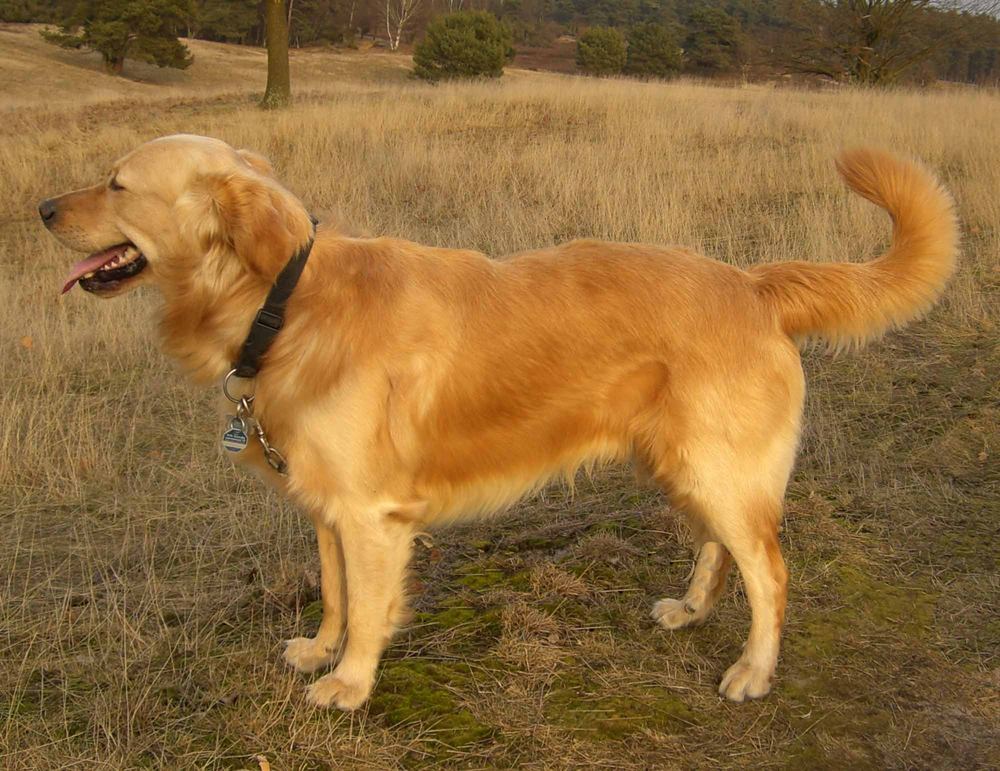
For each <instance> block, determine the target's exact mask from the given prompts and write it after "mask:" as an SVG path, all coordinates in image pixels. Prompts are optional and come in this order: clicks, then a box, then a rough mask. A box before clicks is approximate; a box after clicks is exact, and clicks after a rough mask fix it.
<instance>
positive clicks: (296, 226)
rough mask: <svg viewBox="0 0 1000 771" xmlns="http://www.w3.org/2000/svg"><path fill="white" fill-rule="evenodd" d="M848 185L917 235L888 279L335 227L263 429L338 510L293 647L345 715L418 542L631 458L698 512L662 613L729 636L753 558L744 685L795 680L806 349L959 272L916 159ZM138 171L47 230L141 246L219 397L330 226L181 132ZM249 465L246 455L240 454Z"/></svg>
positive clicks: (240, 157)
mask: <svg viewBox="0 0 1000 771" xmlns="http://www.w3.org/2000/svg"><path fill="white" fill-rule="evenodd" d="M839 168H840V171H841V173H842V174H843V176H844V178H845V179H846V181H847V183H848V184H849V185H850V186H851V187H852V188H853V189H854V190H855V191H856V192H858V193H860V194H861V195H863V196H865V197H866V198H868V199H869V200H871V201H873V202H874V203H876V204H878V205H879V206H882V207H883V208H885V209H886V210H888V212H889V213H890V214H891V215H892V217H893V221H894V236H893V244H892V247H891V248H890V249H889V251H888V252H887V253H886V254H885V255H884V256H882V257H879V258H878V259H876V260H873V261H871V262H868V263H864V264H847V263H843V264H815V263H783V264H771V265H758V266H754V267H753V268H751V269H750V270H748V271H743V270H740V269H738V268H735V267H733V266H730V265H726V264H723V263H720V262H716V261H714V260H711V259H708V258H706V257H703V256H700V255H697V254H694V253H692V252H689V251H686V250H683V249H676V248H660V247H653V246H639V245H630V244H611V243H601V242H598V241H574V242H572V243H568V244H564V245H561V246H554V247H551V248H547V249H541V250H538V251H533V252H528V253H524V254H519V255H516V256H512V257H508V258H506V259H503V260H491V259H488V258H487V257H485V256H484V255H482V254H479V253H477V252H471V251H460V250H450V249H436V248H432V247H428V246H422V245H420V244H415V243H410V242H406V241H401V240H397V239H391V238H377V239H359V238H351V237H348V236H346V235H344V234H343V233H341V232H340V231H338V230H337V229H336V228H333V227H330V226H321V227H320V228H319V230H318V233H317V235H316V241H315V246H314V249H313V252H312V256H311V257H310V260H309V262H308V265H307V266H306V269H305V272H304V274H303V276H302V279H301V282H300V284H299V286H298V287H297V289H296V290H295V292H294V294H293V296H292V298H291V301H290V303H289V305H288V312H287V321H286V325H285V327H284V328H283V329H282V331H281V333H280V334H279V335H278V336H277V338H276V340H275V343H274V346H273V348H272V349H271V350H270V352H269V353H268V355H267V357H266V359H265V361H264V366H263V368H262V370H261V372H260V374H259V375H258V377H257V379H256V382H255V383H254V384H253V387H254V389H255V393H256V402H255V406H256V415H257V417H258V418H259V419H260V421H261V424H262V425H263V426H264V427H265V428H266V430H267V433H268V436H269V438H270V440H271V442H272V443H273V444H274V445H276V446H278V447H279V448H280V449H281V450H282V451H283V452H284V453H285V455H286V457H287V458H288V461H289V465H290V470H289V474H288V476H287V477H279V476H278V475H276V474H274V473H273V472H271V471H270V469H269V468H268V467H267V466H266V464H264V463H263V462H262V456H261V453H260V450H259V448H257V447H256V446H255V447H253V448H252V449H251V450H250V451H248V452H246V453H244V455H245V456H246V457H244V458H243V459H244V460H245V461H247V462H248V463H250V464H251V465H253V466H255V467H256V468H258V470H260V471H261V473H262V474H263V475H264V476H265V477H267V478H268V479H269V480H270V481H271V482H272V483H273V484H275V485H277V486H278V487H279V488H280V489H281V490H283V491H284V492H285V493H286V494H287V495H288V496H290V497H291V498H292V499H293V500H294V501H296V502H297V503H298V504H299V505H301V506H302V507H303V508H304V509H305V510H306V511H307V512H308V513H309V515H310V516H311V518H312V519H313V521H314V523H315V525H316V530H317V541H318V546H319V551H320V558H321V567H322V577H323V578H322V584H323V601H324V616H323V621H322V623H321V626H320V629H319V631H318V632H317V635H316V636H315V637H314V638H299V639H296V640H291V641H289V643H288V647H287V649H286V652H285V657H286V659H287V660H288V661H289V663H291V664H292V665H293V666H295V667H297V668H298V669H299V670H301V671H313V670H316V669H319V668H321V667H324V666H328V665H331V664H333V663H335V662H337V660H338V656H339V663H337V666H336V668H335V669H334V671H333V672H332V673H330V674H327V675H325V676H324V677H322V678H320V679H318V680H317V681H316V682H315V683H313V685H312V686H311V687H310V689H309V698H310V699H311V700H312V701H313V702H315V703H317V704H321V705H327V704H331V703H334V704H336V705H337V706H338V707H341V708H343V709H353V708H355V707H357V706H359V705H360V704H361V703H363V702H364V700H365V699H366V698H367V697H368V695H369V693H370V691H371V688H372V684H373V682H374V678H375V672H376V668H377V664H378V661H379V657H380V655H381V652H382V650H383V648H384V647H385V645H386V644H387V641H388V640H389V638H390V636H391V634H392V632H393V631H394V629H395V627H396V626H397V624H399V623H400V621H401V619H402V618H403V614H404V600H403V575H404V571H405V567H406V563H407V559H408V556H409V549H410V542H411V539H412V537H413V534H414V533H415V532H416V531H417V530H420V529H423V528H425V527H427V526H430V525H433V524H437V523H441V522H444V521H447V520H452V519H455V518H458V517H462V516H471V515H475V514H483V513H486V512H491V511H496V510H498V509H501V508H503V507H504V506H507V505H509V504H511V503H512V502H514V501H516V500H518V499H519V498H521V497H522V496H524V495H526V494H528V493H530V492H531V491H533V490H536V489H538V488H539V487H540V486H542V485H544V484H545V483H546V482H547V481H549V480H550V479H552V478H553V477H556V476H559V475H562V476H565V477H568V478H572V476H573V474H574V473H575V472H576V470H577V469H578V468H579V467H580V466H581V465H583V464H591V463H596V462H603V461H624V460H628V459H631V460H633V461H635V463H636V464H637V465H638V466H639V467H641V468H642V469H643V470H645V471H646V472H648V474H649V475H650V476H651V478H652V479H654V480H655V481H656V482H657V483H658V484H659V485H660V486H661V487H662V489H663V490H664V491H665V492H666V493H667V494H668V496H669V497H670V500H671V501H672V502H673V504H674V505H675V506H677V507H679V508H681V509H682V510H683V511H685V512H686V513H687V515H688V518H689V520H690V522H691V524H692V528H693V530H694V532H695V534H696V538H697V541H698V544H699V547H700V549H699V553H698V559H697V563H696V567H695V571H694V574H693V578H692V581H691V586H690V588H689V590H688V592H687V594H686V595H685V597H684V598H683V599H681V600H672V599H665V600H661V601H660V602H659V603H657V604H656V606H655V608H654V611H653V615H654V617H655V618H656V619H657V620H658V621H659V622H660V623H661V624H662V625H663V626H665V627H666V628H669V629H676V628H679V627H682V626H686V625H688V624H691V623H696V622H700V621H702V620H704V619H705V618H706V617H707V615H708V614H709V612H710V611H711V608H712V606H713V604H714V603H715V601H716V600H717V599H718V597H719V596H720V594H721V593H722V591H723V588H724V585H725V580H726V574H727V573H728V570H729V567H730V565H731V563H732V562H735V563H736V565H737V566H738V567H739V569H740V571H741V573H742V575H743V578H744V583H745V586H746V591H747V595H748V597H749V600H750V604H751V606H752V611H753V620H752V624H751V630H750V636H749V639H748V642H747V645H746V647H745V649H744V652H743V654H742V655H741V656H740V658H739V659H738V660H737V661H736V663H735V664H733V666H732V667H730V668H729V670H728V671H727V672H726V674H725V675H724V677H723V679H722V684H721V686H720V693H722V694H723V695H724V696H726V697H728V698H730V699H733V700H735V701H742V700H743V699H745V698H754V697H759V696H763V695H764V694H766V693H767V692H768V690H769V689H770V683H771V678H772V675H773V673H774V668H775V663H776V660H777V655H778V643H779V634H780V628H781V623H782V619H783V614H784V606H785V589H786V581H787V574H786V571H785V567H784V563H783V561H782V558H781V553H780V550H779V546H778V538H777V528H778V524H779V521H780V519H781V515H782V499H783V496H784V491H785V485H786V483H787V480H788V477H789V474H790V472H791V469H792V464H793V460H794V456H795V451H796V445H797V442H798V437H799V428H800V420H801V415H802V403H803V395H804V382H803V375H802V369H801V365H800V359H799V352H798V343H799V342H800V341H802V340H806V339H810V338H820V339H823V340H826V341H828V342H829V343H830V344H831V345H832V346H834V347H837V348H841V347H845V346H850V345H856V344H860V343H863V342H866V341H868V340H871V339H873V338H875V337H877V336H878V335H880V334H882V333H883V332H885V331H886V330H888V329H890V328H892V327H897V326H901V325H903V324H905V323H907V322H908V321H910V320H911V319H913V318H914V317H916V316H917V315H919V314H920V313H922V312H923V311H925V310H926V309H927V308H928V307H930V305H931V304H932V303H933V302H934V301H935V300H936V299H937V297H938V296H939V294H940V292H941V291H942V289H943V287H944V284H945V282H946V281H947V279H948V277H949V275H950V274H951V272H952V270H953V268H954V263H955V258H956V254H957V241H958V237H957V226H956V222H955V216H954V213H953V207H952V202H951V199H950V198H949V196H948V195H947V193H945V192H944V191H943V190H942V188H941V187H940V186H939V185H938V183H937V182H936V181H935V180H934V178H933V177H932V176H931V175H930V174H929V173H928V172H927V171H925V170H923V169H922V168H921V167H919V166H918V165H916V164H913V163H910V162H906V161H902V160H899V159H896V158H894V157H892V156H890V155H887V154H884V153H880V152H875V151H871V150H858V151H854V152H850V153H847V154H845V155H844V156H843V157H842V158H841V160H840V163H839ZM111 178H114V179H115V180H116V183H117V184H119V185H121V186H123V187H124V190H117V189H115V190H112V189H109V187H108V185H107V184H106V183H101V184H99V185H96V186H95V187H92V188H88V189H86V190H82V191H77V192H74V193H69V194H66V195H64V196H61V197H59V198H57V199H54V200H53V201H52V202H51V203H52V204H53V205H54V207H55V212H56V214H55V216H54V217H52V219H51V220H49V221H47V223H46V224H47V225H48V226H49V227H50V229H51V230H52V232H53V233H54V234H55V235H56V236H57V237H59V238H60V239H61V240H62V241H63V242H64V243H65V244H66V245H67V246H70V247H72V248H74V249H77V250H81V251H92V250H99V249H103V248H106V247H108V246H110V245H113V244H118V243H120V242H123V241H130V242H132V243H133V244H135V245H136V246H137V247H138V248H139V249H140V250H141V251H142V252H143V254H145V256H146V258H147V259H148V268H147V269H146V270H145V271H144V272H143V273H141V274H139V276H138V277H136V278H135V279H133V280H132V281H131V282H130V284H131V285H134V284H138V283H140V282H142V281H146V282H149V283H152V284H154V285H155V286H156V287H157V288H158V289H159V290H160V292H161V293H162V295H163V299H164V305H163V316H162V323H161V334H162V338H163V343H164V346H165V348H166V350H167V351H168V352H169V353H170V354H171V355H172V356H174V357H175V358H176V359H177V360H178V361H179V362H180V363H181V365H182V366H183V367H184V368H185V369H186V370H187V371H188V372H189V374H190V375H191V376H192V377H193V378H194V379H195V380H197V381H199V382H202V383H211V384H216V385H218V384H219V382H220V379H221V378H222V376H223V375H224V374H225V373H226V372H227V371H228V370H229V368H230V366H231V363H232V362H233V360H234V359H235V356H236V353H237V351H238V348H239V346H240V344H241V342H242V340H243V338H244V337H245V335H246V333H247V330H248V328H249V325H250V321H251V319H252V318H253V316H254V313H255V312H256V310H257V308H258V307H259V306H260V304H261V302H262V300H263V298H264V295H265V294H266V292H267V289H268V287H269V285H270V283H271V281H272V280H273V279H274V277H275V276H276V274H277V273H278V271H279V270H280V269H281V267H282V265H283V264H284V263H285V261H286V260H287V259H288V258H289V256H290V255H291V254H292V253H294V252H295V250H296V249H298V248H299V247H300V246H301V245H302V244H304V243H305V242H306V241H307V240H308V238H309V235H310V232H311V227H310V222H309V217H308V214H307V211H306V209H305V208H304V207H303V206H302V204H301V203H300V202H299V201H298V200H297V199H296V198H295V197H294V196H293V195H292V194H291V193H289V192H288V191H287V190H286V189H285V188H283V187H282V186H281V185H280V184H279V183H278V182H277V181H276V180H275V179H274V176H273V172H272V170H271V167H270V166H269V164H268V163H267V162H266V161H265V160H264V159H262V158H260V157H259V156H255V155H253V154H252V153H247V152H245V151H236V150H233V149H232V148H230V147H229V146H227V145H225V144H224V143H222V142H219V141H217V140H212V139H207V138H203V137H191V136H174V137H166V138H163V139H160V140H156V141H153V142H150V143H148V144H145V145H143V146H141V147H140V148H138V149H137V150H136V151H134V152H133V153H132V154H130V155H128V156H126V157H125V158H123V159H122V160H121V161H119V162H118V163H117V164H116V166H115V169H114V170H113V171H112V175H111ZM241 457H243V456H241Z"/></svg>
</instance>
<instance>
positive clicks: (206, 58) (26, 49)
mask: <svg viewBox="0 0 1000 771" xmlns="http://www.w3.org/2000/svg"><path fill="white" fill-rule="evenodd" d="M43 28H44V27H43V26H42V25H37V24H0V72H2V73H3V75H4V77H3V78H2V80H0V104H2V105H3V107H6V108H9V107H28V106H39V105H49V106H51V105H65V104H80V103H92V102H99V101H106V100H109V99H133V98H143V99H151V98H152V99H156V98H163V97H184V98H191V97H208V96H215V95H218V94H223V93H240V92H251V93H263V91H264V84H265V82H266V80H267V54H266V53H265V51H264V50H263V49H261V48H253V47H250V46H238V45H229V44H226V43H210V42H207V41H204V40H185V41H184V42H185V44H186V45H187V46H188V47H189V48H190V49H191V52H192V53H193V54H194V63H193V64H192V65H191V67H189V68H188V69H186V70H175V69H169V68H162V69H161V68H159V67H155V66H153V65H148V64H144V63H142V62H135V61H131V60H130V61H127V62H126V65H125V72H124V76H123V77H116V76H114V75H111V74H109V73H107V72H105V70H104V67H103V66H102V64H101V59H100V56H98V55H97V54H95V53H92V52H87V51H73V50H68V49H63V48H59V47H57V46H54V45H51V44H49V43H47V42H45V41H44V40H43V39H42V37H41V35H40V34H39V32H40V31H41V30H42V29H43ZM291 66H292V78H293V82H294V83H295V86H296V88H297V89H300V90H301V89H318V88H323V87H325V86H327V85H329V84H330V83H331V82H337V83H340V82H344V81H353V82H360V83H363V82H366V81H371V80H378V81H379V82H389V81H393V80H404V79H405V78H406V77H408V70H409V69H410V67H411V64H410V60H409V57H405V56H393V55H391V54H387V53H382V52H380V51H376V50H372V51H367V52H356V51H349V50H340V49H336V50H335V49H332V48H319V49H315V48H314V49H305V50H303V49H294V48H293V49H292V51H291Z"/></svg>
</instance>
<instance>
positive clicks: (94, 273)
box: [62, 243, 147, 294]
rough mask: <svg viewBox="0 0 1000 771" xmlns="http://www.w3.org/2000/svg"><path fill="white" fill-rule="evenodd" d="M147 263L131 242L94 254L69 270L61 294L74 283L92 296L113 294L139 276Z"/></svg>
mask: <svg viewBox="0 0 1000 771" xmlns="http://www.w3.org/2000/svg"><path fill="white" fill-rule="evenodd" d="M146 264H147V263H146V258H145V256H144V255H143V253H142V252H140V251H139V250H138V249H137V248H136V247H135V244H132V243H124V244H118V245H117V246H112V247H111V248H110V249H105V250H104V251H101V252H95V253H94V254H92V255H90V256H89V257H88V258H87V259H85V260H80V262H78V263H76V265H74V266H73V267H72V268H71V269H70V272H69V276H67V278H66V283H65V284H64V285H63V290H62V291H63V294H66V292H68V291H69V290H70V289H72V288H73V285H74V284H75V283H77V282H80V286H81V287H83V288H84V289H85V290H86V291H88V292H93V293H95V294H100V293H102V292H111V291H114V290H116V289H118V288H120V287H121V286H122V285H123V284H125V283H126V282H127V281H129V280H131V279H132V278H134V277H135V276H137V275H139V274H140V273H142V271H143V270H144V269H145V268H146Z"/></svg>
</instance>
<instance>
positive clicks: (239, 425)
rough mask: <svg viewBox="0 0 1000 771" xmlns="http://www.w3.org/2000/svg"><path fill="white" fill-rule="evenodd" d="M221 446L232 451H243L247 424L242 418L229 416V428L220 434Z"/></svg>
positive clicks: (245, 446)
mask: <svg viewBox="0 0 1000 771" xmlns="http://www.w3.org/2000/svg"><path fill="white" fill-rule="evenodd" d="M222 446H223V447H225V448H226V450H228V451H229V452H232V453H238V452H243V451H244V450H245V449H246V448H247V424H246V421H245V420H243V418H239V417H232V418H230V420H229V428H227V429H226V432H225V433H224V434H223V435H222Z"/></svg>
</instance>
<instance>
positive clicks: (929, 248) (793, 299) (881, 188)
mask: <svg viewBox="0 0 1000 771" xmlns="http://www.w3.org/2000/svg"><path fill="white" fill-rule="evenodd" d="M837 169H838V171H840V174H841V176H843V177H844V180H845V181H846V182H847V184H848V186H849V187H850V188H851V189H852V190H854V191H855V192H856V193H858V194H859V195H862V196H864V197H865V198H867V199H868V200H869V201H871V202H872V203H875V204H877V205H879V206H881V207H882V208H883V209H885V210H886V211H888V212H889V214H890V216H891V217H892V221H893V234H892V245H891V246H890V247H889V250H888V251H887V252H886V253H885V254H883V255H882V256H881V257H878V258H877V259H874V260H872V261H871V262H866V263H861V264H851V263H814V262H782V263H772V264H763V265H755V266H753V267H752V268H751V269H750V273H751V274H752V275H753V276H755V277H756V280H757V283H756V290H757V292H758V293H759V296H760V297H762V298H763V299H764V301H765V302H766V303H767V304H768V305H770V306H771V307H772V308H773V309H774V311H775V312H776V314H777V315H778V318H779V320H780V324H781V326H782V327H783V328H784V330H785V332H786V333H787V334H788V335H789V336H791V337H792V338H793V339H795V340H798V341H805V340H809V339H813V338H821V339H823V340H826V341H827V342H828V343H829V344H830V346H831V347H832V348H836V349H841V348H849V347H852V346H860V345H863V344H864V343H866V342H868V341H869V340H872V339H874V338H876V337H878V336H880V335H882V334H884V333H885V332H887V331H888V330H890V329H893V328H896V327H901V326H903V325H905V324H906V323H908V322H909V321H912V320H913V319H914V318H916V317H917V316H919V315H920V314H922V313H924V312H925V311H927V310H928V309H929V308H930V307H931V306H932V305H933V304H934V302H935V301H936V300H937V299H938V297H939V296H940V294H941V291H942V290H943V289H944V286H945V284H946V283H947V281H948V278H949V277H950V276H951V274H952V272H953V271H954V269H955V262H956V259H957V255H958V241H959V233H958V222H957V220H956V217H955V210H954V203H953V201H952V199H951V196H950V195H948V193H947V192H946V191H945V190H944V188H943V187H942V186H941V185H940V183H939V182H938V181H937V179H935V178H934V176H933V175H932V174H931V173H930V172H929V171H927V170H926V169H924V168H923V167H921V166H919V165H917V164H916V163H912V162H907V161H903V160H901V159H899V158H896V157H894V156H892V155H890V154H888V153H884V152H879V151H876V150H868V149H862V150H852V151H849V152H846V153H844V154H843V155H842V156H841V157H840V159H839V160H838V161H837Z"/></svg>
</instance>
